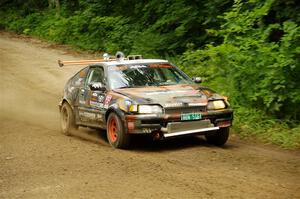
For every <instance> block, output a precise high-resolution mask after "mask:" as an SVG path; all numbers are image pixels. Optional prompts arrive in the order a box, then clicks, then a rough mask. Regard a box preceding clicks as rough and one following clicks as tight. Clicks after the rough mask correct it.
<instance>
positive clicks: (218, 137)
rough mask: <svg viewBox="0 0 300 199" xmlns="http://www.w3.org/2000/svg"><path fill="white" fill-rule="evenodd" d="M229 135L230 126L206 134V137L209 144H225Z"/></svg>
mask: <svg viewBox="0 0 300 199" xmlns="http://www.w3.org/2000/svg"><path fill="white" fill-rule="evenodd" d="M228 137H229V127H226V128H221V129H219V130H218V131H217V132H216V133H215V134H213V135H206V136H205V138H206V140H207V142H208V143H209V144H213V145H216V146H222V145H224V144H225V143H226V142H227V140H228Z"/></svg>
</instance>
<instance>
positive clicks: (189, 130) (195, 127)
mask: <svg viewBox="0 0 300 199" xmlns="http://www.w3.org/2000/svg"><path fill="white" fill-rule="evenodd" d="M201 115H202V119H201V120H193V121H181V114H172V115H171V114H169V115H168V114H136V115H126V116H125V126H126V127H127V132H128V133H132V134H151V133H159V134H160V135H161V137H164V138H168V137H174V136H182V135H189V134H204V135H206V134H210V133H214V132H215V131H217V130H218V129H220V128H225V127H230V126H231V125H232V120H233V110H232V109H223V110H214V111H207V112H201Z"/></svg>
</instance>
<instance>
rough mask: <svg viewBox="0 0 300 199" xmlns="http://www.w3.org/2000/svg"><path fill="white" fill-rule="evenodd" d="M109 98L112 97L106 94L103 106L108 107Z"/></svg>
mask: <svg viewBox="0 0 300 199" xmlns="http://www.w3.org/2000/svg"><path fill="white" fill-rule="evenodd" d="M111 99H112V96H111V95H107V96H106V98H105V101H104V106H103V107H104V108H108V105H109V103H110V101H111Z"/></svg>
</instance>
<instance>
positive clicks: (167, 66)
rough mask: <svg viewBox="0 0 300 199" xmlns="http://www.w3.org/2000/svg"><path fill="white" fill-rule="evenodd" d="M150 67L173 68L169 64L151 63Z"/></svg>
mask: <svg viewBox="0 0 300 199" xmlns="http://www.w3.org/2000/svg"><path fill="white" fill-rule="evenodd" d="M149 67H150V68H172V66H171V65H169V64H150V65H149Z"/></svg>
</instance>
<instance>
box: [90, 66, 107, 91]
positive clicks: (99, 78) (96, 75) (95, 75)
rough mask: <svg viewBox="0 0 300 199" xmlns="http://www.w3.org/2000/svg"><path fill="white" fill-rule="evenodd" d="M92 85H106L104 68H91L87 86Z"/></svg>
mask: <svg viewBox="0 0 300 199" xmlns="http://www.w3.org/2000/svg"><path fill="white" fill-rule="evenodd" d="M91 83H101V84H104V71H103V68H100V67H98V68H91V70H90V73H89V76H88V79H87V82H86V86H87V85H89V84H91Z"/></svg>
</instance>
